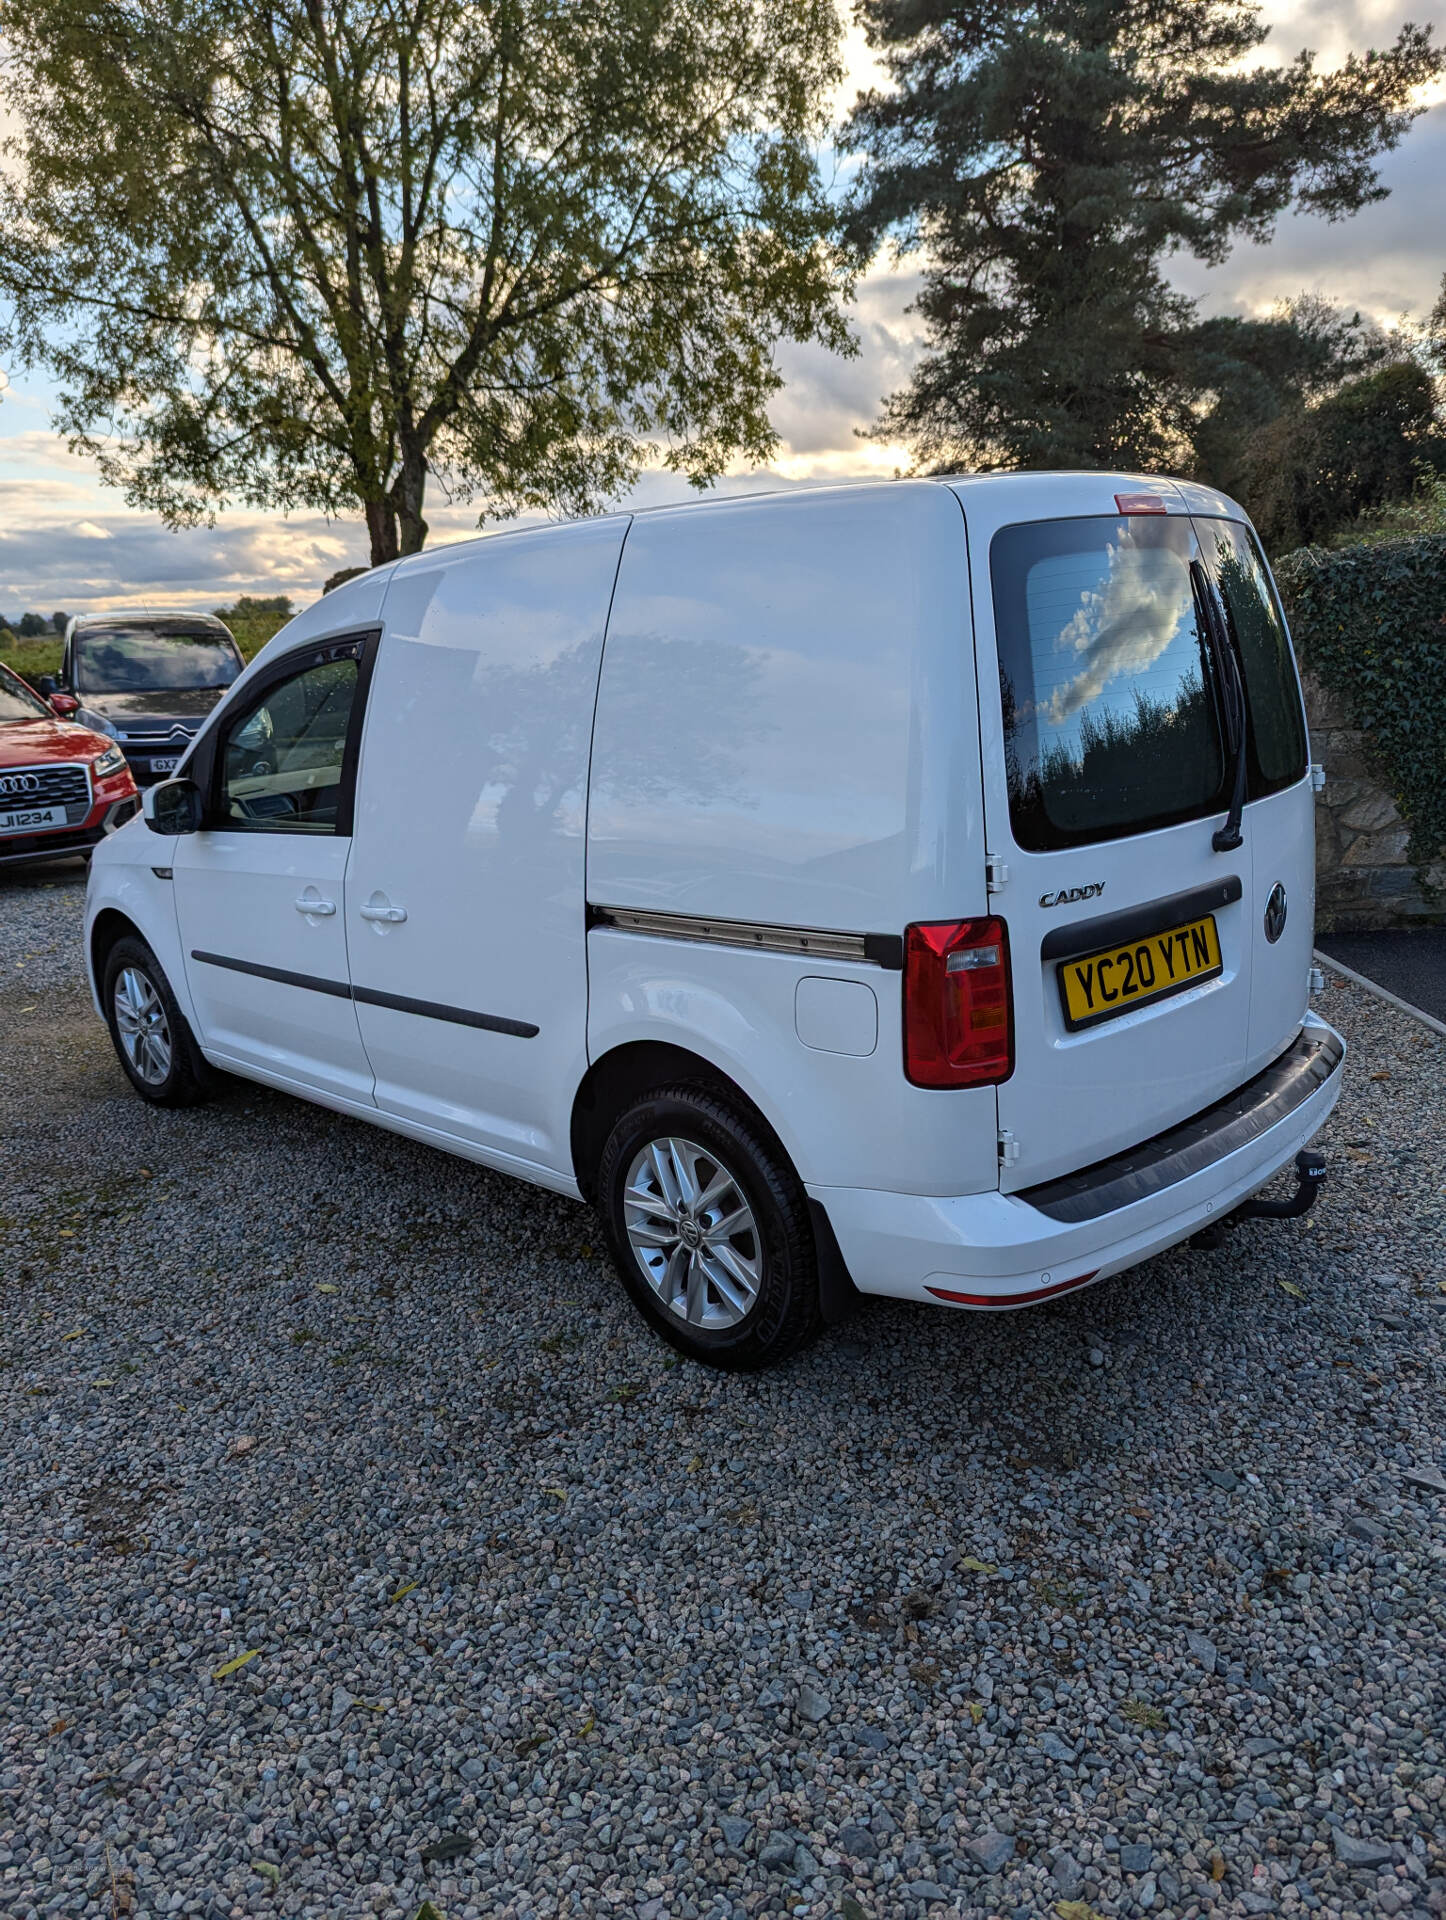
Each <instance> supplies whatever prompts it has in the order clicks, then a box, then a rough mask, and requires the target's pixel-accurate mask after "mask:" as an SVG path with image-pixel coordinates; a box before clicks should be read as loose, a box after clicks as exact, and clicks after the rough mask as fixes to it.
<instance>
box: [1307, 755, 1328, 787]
mask: <svg viewBox="0 0 1446 1920" xmlns="http://www.w3.org/2000/svg"><path fill="white" fill-rule="evenodd" d="M1310 789H1311V792H1312V793H1324V792H1325V768H1324V767H1323V766H1322V765H1321V763H1320V761H1319V760H1313V761H1312V762H1311V767H1310Z"/></svg>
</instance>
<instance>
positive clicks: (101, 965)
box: [90, 907, 149, 1006]
mask: <svg viewBox="0 0 1446 1920" xmlns="http://www.w3.org/2000/svg"><path fill="white" fill-rule="evenodd" d="M127 934H134V935H135V937H136V939H137V940H144V939H145V937H146V936H145V935H144V934H143V933H142V932H141V930H140V928H139V927H138V926H137V925H136V923H135V921H134V920H132V919H131V918H130V916H129V915H128V914H124V913H122V912H121V910H120V908H119V907H102V908H101V910H100V912H99V913H98V914H97V915H96V916H95V921H94V924H93V925H92V927H91V929H90V977H91V983H92V985H93V987H94V989H95V999H96V1004H97V1005H98V1006H103V1002H102V998H101V995H102V989H103V988H104V986H105V964H106V961H107V960H109V958H110V956H111V953H112V951H113V949H114V947H115V945H116V943H117V941H120V940H124V939H125V937H126V935H127ZM147 944H148V945H149V942H147Z"/></svg>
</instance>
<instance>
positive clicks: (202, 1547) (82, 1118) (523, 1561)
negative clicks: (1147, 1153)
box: [0, 869, 1446, 1920]
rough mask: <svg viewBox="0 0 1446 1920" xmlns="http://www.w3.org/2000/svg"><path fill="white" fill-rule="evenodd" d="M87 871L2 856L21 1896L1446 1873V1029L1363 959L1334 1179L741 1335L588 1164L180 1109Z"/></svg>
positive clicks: (882, 1896) (1107, 1883)
mask: <svg viewBox="0 0 1446 1920" xmlns="http://www.w3.org/2000/svg"><path fill="white" fill-rule="evenodd" d="M81 904H82V891H81V884H80V881H79V880H78V879H77V878H75V877H73V875H67V873H66V872H65V870H63V869H56V870H55V871H54V872H52V873H50V874H45V875H39V876H32V877H30V878H29V879H14V878H12V879H9V880H0V1002H3V1005H0V1049H3V1052H0V1099H3V1102H4V1109H3V1112H0V1139H3V1141H4V1143H5V1144H4V1155H5V1170H4V1178H3V1183H0V1212H3V1214H4V1216H5V1218H4V1219H3V1220H0V1249H3V1255H4V1258H3V1265H0V1271H3V1272H4V1273H5V1274H6V1286H5V1292H4V1308H5V1312H4V1322H3V1328H0V1416H3V1425H0V1913H3V1914H4V1915H5V1916H6V1920H11V1916H14V1917H15V1920H22V1917H23V1920H29V1916H32V1915H37V1914H42V1913H44V1914H62V1913H64V1914H70V1913H76V1914H78V1913H87V1914H100V1915H104V1916H118V1915H151V1914H160V1913H187V1914H202V1915H206V1916H212V1917H213V1920H214V1917H218V1916H223V1915H224V1916H237V1915H253V1914H254V1915H267V1914H276V1913H282V1914H306V1915H318V1916H321V1915H325V1916H328V1920H332V1917H333V1916H351V1915H366V1914H372V1913H376V1914H386V1915H391V1916H402V1917H404V1920H412V1917H413V1916H414V1915H416V1914H417V1913H418V1910H419V1909H420V1910H421V1911H422V1912H423V1914H424V1915H425V1914H429V1913H431V1912H435V1913H436V1914H438V1915H444V1916H446V1920H460V1917H461V1916H463V1915H487V1916H509V1917H511V1916H517V1917H519V1920H520V1917H521V1916H524V1915H538V1916H542V1915H552V1914H583V1915H588V1916H595V1915H609V1914H614V1913H616V1914H619V1915H624V1916H631V1915H635V1914H636V1915H639V1916H642V1917H643V1920H662V1917H663V1916H669V1917H671V1920H684V1917H686V1920H691V1916H694V1915H703V1916H718V1917H719V1920H721V1917H722V1916H724V1915H731V1916H744V1915H753V1914H768V1915H782V1914H790V1915H794V1916H804V1915H808V1916H820V1917H821V1920H836V1917H840V1916H841V1917H842V1920H859V1916H860V1915H865V1916H869V1917H870V1920H914V1917H915V1916H922V1915H928V1916H929V1917H930V1920H947V1916H950V1915H955V1914H985V1913H988V1914H1000V1915H1017V1916H1021V1917H1022V1916H1033V1915H1052V1914H1054V1913H1055V1912H1059V1913H1061V1914H1062V1915H1063V1916H1064V1920H1083V1917H1084V1916H1085V1915H1086V1913H1087V1911H1088V1910H1089V1909H1090V1908H1093V1909H1094V1910H1095V1911H1097V1912H1099V1913H1103V1914H1121V1915H1125V1914H1133V1913H1136V1912H1141V1911H1147V1910H1151V1909H1153V1910H1154V1911H1156V1912H1164V1913H1168V1914H1172V1915H1174V1914H1184V1915H1190V1914H1195V1913H1203V1912H1207V1911H1209V1912H1214V1913H1216V1914H1239V1913H1280V1914H1292V1913H1296V1912H1298V1911H1301V1910H1309V1911H1311V1912H1325V1913H1329V1914H1352V1913H1355V1914H1362V1915H1364V1914H1372V1915H1374V1914H1388V1915H1389V1914H1401V1913H1407V1914H1422V1915H1424V1914H1426V1913H1432V1914H1436V1915H1441V1914H1443V1913H1446V1774H1443V1767H1446V1762H1443V1747H1446V1660H1443V1652H1442V1649H1443V1639H1446V1491H1443V1490H1446V1480H1443V1478H1442V1475H1441V1469H1442V1467H1443V1465H1446V1458H1443V1426H1442V1420H1441V1414H1442V1406H1443V1392H1442V1389H1443V1382H1446V1364H1443V1336H1446V1291H1443V1282H1446V1243H1443V1221H1446V1199H1443V1194H1446V1173H1443V1167H1446V1042H1442V1041H1440V1040H1438V1039H1437V1038H1435V1037H1434V1036H1432V1035H1431V1034H1429V1033H1427V1032H1425V1031H1424V1030H1419V1029H1415V1028H1412V1027H1410V1026H1407V1025H1403V1024H1402V1023H1400V1022H1399V1021H1398V1020H1397V1019H1396V1018H1395V1016H1394V1015H1392V1014H1391V1013H1390V1012H1389V1010H1388V1009H1385V1008H1383V1007H1381V1006H1380V1005H1379V1004H1378V1003H1376V1002H1374V1001H1372V1000H1370V999H1368V998H1366V997H1363V996H1360V995H1358V993H1357V992H1356V990H1355V989H1353V988H1349V987H1345V986H1341V985H1338V984H1332V985H1328V987H1327V989H1326V993H1325V996H1324V1006H1325V1008H1326V1010H1327V1011H1328V1012H1329V1014H1330V1015H1331V1017H1332V1018H1333V1019H1335V1020H1336V1021H1337V1022H1338V1023H1339V1024H1340V1025H1341V1026H1342V1027H1343V1028H1344V1029H1345V1031H1346V1033H1347V1035H1348V1036H1349V1038H1350V1040H1351V1041H1352V1042H1353V1045H1354V1049H1355V1051H1354V1054H1353V1058H1352V1063H1351V1070H1350V1076H1349V1084H1348V1087H1347V1090H1346V1093H1345V1096H1344V1098H1343V1100H1342V1103H1341V1107H1340V1110H1339V1112H1338V1114H1337V1116H1336V1118H1335V1119H1334V1120H1333V1122H1332V1123H1331V1125H1330V1127H1329V1128H1328V1130H1327V1132H1326V1134H1325V1135H1324V1136H1323V1144H1324V1146H1325V1147H1326V1149H1327V1152H1328V1154H1329V1157H1330V1160H1331V1163H1332V1182H1333V1185H1332V1188H1331V1190H1330V1191H1329V1193H1328V1195H1327V1197H1326V1199H1325V1200H1324V1201H1323V1202H1322V1204H1321V1205H1320V1207H1319V1208H1318V1209H1317V1211H1316V1213H1315V1214H1314V1215H1313V1216H1312V1217H1311V1219H1310V1220H1309V1222H1308V1223H1307V1224H1306V1225H1304V1226H1301V1225H1298V1224H1290V1223H1276V1222H1264V1223H1259V1224H1257V1225H1254V1226H1251V1227H1247V1228H1244V1229H1242V1230H1241V1231H1240V1232H1239V1233H1238V1234H1237V1235H1236V1236H1235V1238H1234V1241H1233V1244H1232V1245H1231V1246H1230V1247H1229V1248H1228V1249H1227V1250H1225V1251H1221V1252H1216V1253H1206V1252H1197V1251H1190V1250H1180V1251H1177V1252H1174V1253H1171V1254H1168V1255H1166V1256H1163V1257H1161V1258H1159V1259H1157V1260H1154V1261H1152V1262H1151V1263H1150V1264H1149V1265H1148V1266H1147V1267H1145V1268H1143V1269H1141V1270H1137V1271H1136V1272H1135V1273H1133V1274H1130V1275H1126V1276H1123V1277H1121V1278H1119V1279H1117V1280H1114V1281H1111V1282H1109V1283H1107V1284H1106V1285H1103V1286H1101V1287H1099V1288H1098V1289H1096V1290H1094V1291H1093V1292H1090V1293H1086V1294H1083V1295H1076V1296H1074V1297H1073V1298H1072V1299H1070V1300H1067V1301H1065V1302H1063V1303H1059V1304H1055V1305H1053V1306H1049V1307H1046V1308H1042V1309H1039V1310H1037V1311H1035V1312H1032V1313H1027V1314H1020V1315H1016V1316H1012V1317H998V1318H986V1317H976V1316H970V1315H967V1314H962V1313H960V1314H950V1313H948V1312H945V1311H942V1310H941V1311H938V1312H932V1313H931V1312H928V1311H926V1310H922V1309H914V1308H904V1307H899V1306H894V1305H889V1304H883V1303H879V1304H874V1303H870V1304H868V1305H866V1306H865V1307H864V1308H863V1309H862V1310H861V1311H860V1312H859V1313H858V1315H857V1316H856V1317H855V1318H854V1319H853V1320H852V1321H851V1322H850V1323H848V1324H847V1325H846V1326H844V1327H843V1328H841V1329H838V1330H836V1331H835V1332H834V1333H833V1334H832V1335H831V1336H828V1337H826V1338H825V1339H824V1340H823V1341H822V1342H821V1343H820V1344H819V1345H818V1346H817V1347H815V1348H813V1349H812V1350H810V1351H809V1352H808V1353H806V1354H804V1355H803V1356H801V1357H800V1358H799V1359H797V1360H796V1361H794V1362H793V1363H791V1364H790V1365H789V1366H788V1367H786V1368H785V1369H784V1370H783V1371H781V1372H779V1373H776V1374H772V1375H769V1376H766V1377H763V1378H753V1379H733V1378H726V1377H719V1376H716V1375H713V1374H709V1373H706V1372H703V1371H700V1370H698V1369H695V1368H694V1367H692V1366H690V1365H688V1364H687V1363H684V1362H679V1361H678V1360H677V1359H675V1358H673V1357H672V1356H670V1355H668V1354H667V1353H666V1351H665V1349H663V1348H662V1347H661V1346H660V1345H658V1344H656V1343H655V1342H654V1341H653V1340H652V1339H651V1338H650V1337H649V1336H648V1335H647V1333H646V1332H645V1331H644V1329H643V1327H642V1325H641V1323H640V1322H639V1321H638V1320H637V1319H636V1317H635V1316H634V1314H633V1312H632V1310H631V1309H630V1308H629V1307H628V1305H627V1304H626V1302H625V1301H624V1299H623V1297H622V1294H621V1290H620V1288H619V1286H618V1285H617V1283H616V1281H615V1280H614V1277H613V1275H612V1273H611V1271H610V1269H609V1267H608V1265H607V1263H606V1261H605V1259H604V1258H603V1257H602V1255H601V1254H600V1252H599V1248H598V1237H597V1233H596V1229H595V1226H594V1223H593V1219H592V1216H591V1215H590V1214H589V1213H588V1212H586V1211H585V1210H584V1209H583V1208H582V1207H580V1206H575V1205H572V1204H570V1203H568V1202H566V1201H563V1200H559V1199H556V1198H554V1197H551V1196H549V1195H547V1194H544V1193H542V1192H540V1191H537V1190H534V1189H529V1188H526V1187H521V1186H517V1185H513V1184H511V1183H509V1182H507V1181H505V1180H503V1179H501V1178H497V1177H494V1176H492V1175H491V1174H489V1173H486V1172H484V1171H482V1170H480V1169H478V1168H474V1167H471V1166H468V1165H466V1164H464V1163H463V1162H461V1161H458V1160H453V1159H449V1158H446V1157H444V1156H442V1155H440V1154H435V1153H432V1152H430V1151H428V1150H427V1149H426V1148H423V1147H419V1146H415V1145H412V1144H410V1143H409V1142H407V1141H404V1140H401V1139H399V1138H396V1137H394V1136H391V1135H388V1134H386V1133H382V1132H379V1131H376V1130H374V1129H371V1128H368V1127H365V1126H363V1125H360V1124H355V1123H353V1122H351V1121H348V1120H343V1119H339V1118H337V1117H335V1116H334V1115H331V1114H328V1113H325V1112H323V1111H322V1110H321V1109H319V1108H316V1107H311V1106H306V1105H303V1104H301V1103H299V1102H295V1101H292V1100H288V1099H286V1098H285V1097H283V1096H281V1095H277V1094H271V1093H267V1092H263V1091H261V1090H259V1089H256V1088H253V1087H249V1086H247V1085H245V1084H243V1083H240V1082H234V1083H230V1084H229V1085H228V1087H227V1090H226V1091H225V1093H224V1094H223V1095H222V1097H221V1098H220V1100H219V1101H218V1102H217V1103H216V1104H215V1105H213V1106H211V1107H208V1108H204V1109H201V1110H198V1111H195V1112H191V1113H182V1114H170V1113H157V1112H153V1111H150V1110H149V1109H147V1108H145V1107H144V1106H143V1105H142V1104H141V1103H140V1102H139V1101H137V1100H136V1099H135V1098H134V1096H133V1095H132V1094H131V1093H130V1091H129V1090H128V1088H127V1086H126V1084H125V1082H124V1080H123V1078H122V1076H121V1073H120V1070H119V1068H118V1067H117V1066H116V1064H115V1062H114V1060H113V1058H112V1056H111V1052H110V1047H109V1043H108V1041H107V1039H106V1037H105V1034H104V1032H103V1030H102V1029H101V1027H100V1025H99V1024H98V1022H97V1021H96V1020H95V1019H94V1017H93V1015H92V1013H91V1011H90V1008H89V1004H88V1001H87V1000H86V998H85V996H84V990H83V986H82V981H81V975H80V970H79V964H78V950H77V933H78V929H79V925H80V916H81ZM243 1662H244V1664H243ZM424 1902H430V1903H431V1904H430V1909H429V1908H428V1907H427V1906H425V1905H424ZM1061 1902H1063V1903H1065V1904H1064V1905H1063V1906H1059V1905H1057V1903H1061ZM1071 1902H1082V1903H1085V1904H1082V1905H1071V1904H1069V1903H1071Z"/></svg>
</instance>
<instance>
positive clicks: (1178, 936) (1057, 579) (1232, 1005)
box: [960, 476, 1305, 1191]
mask: <svg viewBox="0 0 1446 1920" xmlns="http://www.w3.org/2000/svg"><path fill="white" fill-rule="evenodd" d="M1120 484H1121V483H1120V482H1117V481H1113V480H1109V479H1096V478H1095V477H1094V476H1078V477H1076V476H1069V477H1052V476H1040V478H1039V480H1038V481H1037V482H1031V483H1022V484H1020V483H1016V484H1013V485H1010V484H1007V483H1006V484H1000V483H995V485H993V486H992V487H991V486H988V485H987V483H983V482H981V483H978V491H977V492H976V491H975V489H974V488H972V487H961V489H960V491H961V495H962V496H963V498H964V503H965V508H966V513H967V516H968V519H969V530H970V546H971V551H972V552H973V553H974V554H975V555H977V556H979V559H980V561H982V562H983V563H984V564H982V565H977V566H976V572H975V577H974V588H973V591H974V603H975V604H974V614H975V633H976V636H977V662H978V670H979V695H980V715H981V733H982V750H983V763H984V774H985V819H986V825H987V832H988V840H989V848H990V851H991V854H993V855H994V856H995V858H996V860H997V861H1001V862H1002V864H1003V867H1004V869H1005V870H1006V871H1005V874H1004V877H1003V881H1002V885H999V887H998V891H997V892H996V894H995V898H994V900H993V902H992V905H993V910H994V911H995V912H996V913H999V914H1001V915H1002V917H1003V918H1004V920H1005V922H1006V924H1007V926H1008V930H1009V942H1010V957H1011V969H1012V987H1013V1006H1014V1033H1015V1064H1014V1069H1013V1072H1012V1074H1011V1076H1010V1078H1009V1079H1008V1080H1007V1081H1005V1082H1004V1083H1003V1084H1002V1085H1001V1086H1000V1088H999V1123H1000V1130H1001V1170H1000V1184H1001V1187H1002V1188H1004V1190H1006V1191H1015V1190H1018V1189H1020V1188H1024V1187H1028V1186H1031V1185H1033V1184H1034V1183H1035V1182H1037V1181H1041V1180H1047V1179H1051V1178H1054V1177H1056V1176H1058V1175H1060V1174H1063V1173H1066V1172H1070V1171H1074V1170H1076V1169H1078V1168H1080V1167H1084V1166H1088V1165H1090V1164H1091V1163H1093V1162H1094V1161H1097V1160H1101V1159H1104V1158H1106V1157H1108V1156H1109V1155H1111V1154H1114V1153H1117V1152H1120V1151H1121V1150H1123V1149H1125V1148H1127V1147H1130V1146H1133V1145H1135V1144H1137V1143H1138V1142H1140V1141H1142V1140H1145V1139H1148V1138H1149V1137H1150V1136H1151V1135H1152V1134H1155V1133H1158V1132H1161V1131H1162V1130H1163V1129H1165V1128H1167V1127H1170V1126H1172V1125H1174V1124H1176V1123H1177V1122H1179V1121H1181V1120H1183V1119H1185V1118H1187V1117H1188V1116H1190V1115H1191V1114H1194V1113H1197V1112H1199V1111H1200V1110H1201V1109H1202V1108H1204V1107H1206V1106H1208V1105H1210V1103H1211V1102H1212V1101H1214V1100H1216V1099H1219V1098H1221V1097H1222V1096H1223V1095H1225V1094H1226V1093H1228V1092H1230V1091H1231V1090H1232V1089H1233V1088H1234V1087H1235V1086H1237V1085H1239V1083H1240V1082H1241V1080H1242V1079H1244V1078H1245V1077H1246V1060H1247V1052H1248V1047H1249V1036H1250V1015H1251V992H1252V972H1253V966H1254V946H1255V939H1254V936H1255V932H1256V930H1257V927H1258V925H1259V920H1260V912H1259V907H1260V905H1261V904H1263V903H1258V902H1257V900H1256V898H1255V894H1256V881H1255V877H1254V870H1253V866H1252V858H1251V849H1250V845H1249V834H1250V830H1251V829H1250V824H1249V820H1248V818H1247V819H1246V821H1245V823H1244V824H1243V827H1242V832H1243V834H1244V836H1245V837H1244V840H1243V842H1242V844H1241V845H1239V846H1238V847H1234V848H1229V847H1227V848H1224V849H1221V850H1217V848H1216V846H1215V845H1214V844H1212V841H1213V836H1215V835H1216V833H1217V830H1221V829H1223V828H1224V827H1225V825H1226V815H1227V812H1228V808H1229V802H1230V797H1231V793H1232V787H1233V778H1234V771H1235V769H1234V756H1233V754H1232V751H1231V745H1230V738H1229V717H1228V712H1227V706H1228V702H1229V700H1230V698H1231V687H1230V686H1228V685H1227V681H1229V680H1230V677H1231V675H1232V674H1233V673H1234V672H1235V668H1234V667H1233V665H1232V662H1233V661H1234V660H1235V659H1236V657H1237V650H1236V649H1235V648H1234V647H1233V646H1231V645H1230V644H1229V630H1228V628H1227V616H1226V610H1225V608H1224V606H1223V603H1222V602H1221V600H1220V599H1219V598H1218V597H1216V596H1218V593H1219V563H1218V556H1217V555H1216V554H1215V553H1214V552H1213V550H1212V551H1208V552H1207V551H1206V550H1205V549H1204V548H1202V544H1201V541H1200V538H1199V534H1198V532H1197V529H1196V527H1195V525H1194V523H1193V522H1192V520H1191V518H1190V516H1189V514H1188V513H1187V512H1186V510H1185V504H1184V501H1183V500H1182V499H1181V498H1180V497H1179V496H1178V495H1177V494H1176V493H1175V490H1174V489H1173V488H1171V487H1169V486H1163V487H1160V488H1159V489H1158V490H1156V491H1155V492H1154V493H1153V494H1151V495H1149V496H1145V497H1144V498H1143V499H1142V498H1141V496H1138V495H1131V494H1121V495H1120V496H1119V497H1118V500H1117V498H1116V496H1115V493H1114V489H1115V487H1116V486H1118V485H1120ZM1136 484H1138V483H1136ZM1021 508H1023V509H1024V511H1023V512H1021ZM986 555H987V560H985V558H984V557H985V556H986ZM1282 638H1283V636H1282ZM1286 662H1287V667H1288V670H1289V673H1290V678H1291V681H1292V684H1293V682H1294V669H1293V667H1289V657H1288V652H1287V654H1286ZM1235 684H1236V685H1238V684H1239V682H1238V679H1237V680H1236V682H1235ZM1294 698H1295V702H1296V707H1297V709H1298V705H1299V694H1298V691H1297V692H1296V693H1295V695H1294ZM1303 738H1304V736H1303V728H1302V729H1301V742H1302V752H1303ZM1303 771H1304V768H1303V765H1302V767H1301V772H1302V773H1303ZM1247 815H1248V809H1247ZM998 878H999V876H998V872H997V869H996V880H998ZM1299 985H1300V993H1301V997H1302V1004H1303V997H1304V989H1305V980H1304V974H1303V973H1302V978H1301V981H1300V983H1299Z"/></svg>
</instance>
